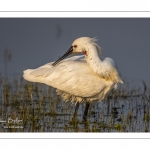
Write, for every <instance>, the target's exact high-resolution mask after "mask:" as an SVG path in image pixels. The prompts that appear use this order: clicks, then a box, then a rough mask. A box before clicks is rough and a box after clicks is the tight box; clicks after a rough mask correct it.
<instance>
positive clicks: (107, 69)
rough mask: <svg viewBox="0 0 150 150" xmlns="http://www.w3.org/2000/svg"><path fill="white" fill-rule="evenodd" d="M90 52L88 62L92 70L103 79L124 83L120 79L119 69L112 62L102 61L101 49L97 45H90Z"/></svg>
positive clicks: (87, 57)
mask: <svg viewBox="0 0 150 150" xmlns="http://www.w3.org/2000/svg"><path fill="white" fill-rule="evenodd" d="M88 49H89V50H88V52H89V54H87V56H86V60H87V63H88V65H89V66H90V68H91V69H92V70H93V71H94V72H95V73H96V74H97V75H98V76H100V77H101V78H103V79H105V80H107V81H112V82H115V83H118V82H120V83H123V82H122V80H121V79H120V77H119V74H118V71H117V69H116V68H115V67H114V66H113V65H112V64H111V62H108V60H107V61H102V60H101V59H100V56H101V51H100V48H99V47H97V46H95V45H88Z"/></svg>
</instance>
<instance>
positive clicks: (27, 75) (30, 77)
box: [23, 69, 38, 82]
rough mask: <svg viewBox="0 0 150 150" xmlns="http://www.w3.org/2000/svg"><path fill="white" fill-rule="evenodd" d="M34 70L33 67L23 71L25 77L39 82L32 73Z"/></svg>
mask: <svg viewBox="0 0 150 150" xmlns="http://www.w3.org/2000/svg"><path fill="white" fill-rule="evenodd" d="M32 71H33V70H32V69H27V70H25V71H23V77H24V79H25V80H27V81H30V82H38V80H37V78H36V77H35V76H32V75H31V74H30V73H31V72H32Z"/></svg>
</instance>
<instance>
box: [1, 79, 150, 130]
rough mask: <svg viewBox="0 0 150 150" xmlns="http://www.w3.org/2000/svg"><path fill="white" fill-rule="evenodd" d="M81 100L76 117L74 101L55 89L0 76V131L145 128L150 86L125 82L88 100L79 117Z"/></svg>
mask: <svg viewBox="0 0 150 150" xmlns="http://www.w3.org/2000/svg"><path fill="white" fill-rule="evenodd" d="M84 108H85V103H81V104H80V106H79V110H78V115H77V116H76V118H74V119H72V116H73V113H74V109H75V105H74V104H71V103H65V102H64V101H63V100H62V99H61V98H60V97H59V96H57V94H56V93H55V89H53V88H51V87H49V86H46V85H44V84H39V83H30V82H27V81H25V80H23V79H22V78H21V79H20V80H14V81H11V82H9V81H8V80H4V79H1V80H0V116H1V117H0V131H1V132H149V131H150V123H149V120H150V90H149V87H147V84H146V83H145V82H143V86H141V87H135V86H134V87H132V86H129V84H127V83H125V84H124V85H123V86H120V87H119V88H118V89H117V90H116V91H113V92H112V93H111V94H110V95H109V96H108V97H107V98H106V99H105V100H103V101H101V102H99V103H96V102H94V103H92V104H91V106H90V108H89V113H88V118H87V121H83V119H82V117H83V112H84Z"/></svg>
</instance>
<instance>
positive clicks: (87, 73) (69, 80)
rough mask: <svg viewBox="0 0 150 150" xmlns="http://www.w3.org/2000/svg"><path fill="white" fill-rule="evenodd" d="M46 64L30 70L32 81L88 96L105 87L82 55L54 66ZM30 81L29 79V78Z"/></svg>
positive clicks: (103, 82) (103, 81)
mask: <svg viewBox="0 0 150 150" xmlns="http://www.w3.org/2000/svg"><path fill="white" fill-rule="evenodd" d="M51 64H52V63H49V64H46V65H44V66H42V67H40V68H37V69H34V70H33V71H31V72H30V76H31V77H32V78H34V81H33V82H42V83H45V84H47V85H50V86H53V87H55V88H57V89H59V90H62V91H65V92H67V93H70V94H73V95H77V96H81V97H90V96H93V95H95V94H97V93H98V92H99V91H100V89H101V90H102V89H104V88H105V87H106V83H105V82H107V81H105V80H104V79H102V78H100V77H98V76H97V75H96V74H95V73H94V72H93V71H92V70H91V69H90V68H89V66H88V64H87V63H86V61H85V59H84V58H83V56H75V57H71V58H68V60H67V59H66V60H65V61H64V62H63V63H60V64H59V65H57V66H56V67H53V66H52V65H51ZM29 81H31V80H29Z"/></svg>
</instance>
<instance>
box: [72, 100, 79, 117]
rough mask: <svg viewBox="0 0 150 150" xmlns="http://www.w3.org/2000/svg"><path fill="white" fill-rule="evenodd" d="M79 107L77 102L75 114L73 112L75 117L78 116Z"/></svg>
mask: <svg viewBox="0 0 150 150" xmlns="http://www.w3.org/2000/svg"><path fill="white" fill-rule="evenodd" d="M78 108H79V102H77V104H76V108H75V111H74V114H73V119H74V118H75V117H76V116H77V113H78Z"/></svg>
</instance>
